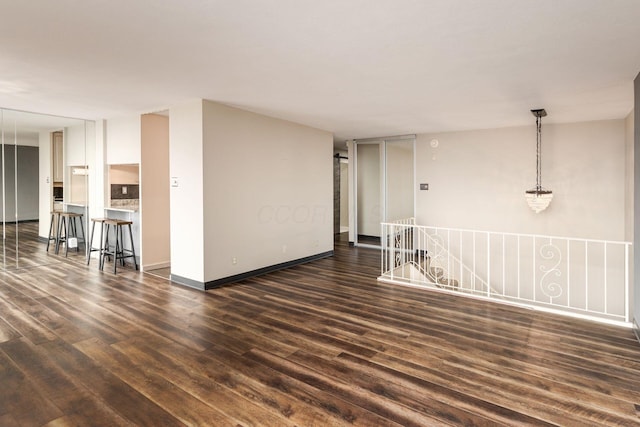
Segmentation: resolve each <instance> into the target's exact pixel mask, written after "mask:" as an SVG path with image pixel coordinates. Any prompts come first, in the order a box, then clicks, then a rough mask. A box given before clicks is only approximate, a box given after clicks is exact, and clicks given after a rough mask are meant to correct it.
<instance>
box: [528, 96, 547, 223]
mask: <svg viewBox="0 0 640 427" xmlns="http://www.w3.org/2000/svg"><path fill="white" fill-rule="evenodd" d="M531 114H533V115H534V116H535V117H536V187H535V188H533V189H531V190H527V191H526V192H525V198H526V200H527V204H528V205H529V207H530V208H531V209H533V211H534V212H535V213H540V212H542V211H543V210H545V209H547V208H548V207H549V204H550V203H551V200H552V199H553V193H552V192H551V190H545V189H544V188H543V187H542V117H545V116H546V115H547V112H546V111H545V110H544V108H541V109H538V110H531Z"/></svg>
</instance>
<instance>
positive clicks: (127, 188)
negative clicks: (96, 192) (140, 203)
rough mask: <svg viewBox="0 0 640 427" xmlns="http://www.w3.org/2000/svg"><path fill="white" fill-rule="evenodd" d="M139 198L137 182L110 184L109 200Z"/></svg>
mask: <svg viewBox="0 0 640 427" xmlns="http://www.w3.org/2000/svg"><path fill="white" fill-rule="evenodd" d="M139 198H140V186H139V185H138V184H111V200H127V199H129V200H131V199H139Z"/></svg>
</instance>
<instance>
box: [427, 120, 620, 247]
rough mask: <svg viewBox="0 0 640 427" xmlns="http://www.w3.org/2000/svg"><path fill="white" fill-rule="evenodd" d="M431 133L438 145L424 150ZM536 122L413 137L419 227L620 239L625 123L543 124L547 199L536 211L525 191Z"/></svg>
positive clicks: (531, 172) (531, 181)
mask: <svg viewBox="0 0 640 427" xmlns="http://www.w3.org/2000/svg"><path fill="white" fill-rule="evenodd" d="M432 138H437V139H438V140H439V142H440V144H439V147H438V148H436V149H434V148H431V147H430V144H429V142H430V141H431V139H432ZM535 142H536V133H535V121H534V119H533V118H532V125H531V126H527V127H513V128H504V129H491V130H478V131H469V132H452V133H442V134H422V135H418V137H417V162H416V164H417V171H416V177H417V181H418V182H417V184H419V183H429V186H430V189H429V190H428V191H419V192H418V195H417V201H416V203H417V206H416V207H417V209H416V210H417V220H418V223H419V224H425V225H432V226H446V227H456V228H471V229H478V230H492V231H504V232H521V233H534V234H550V235H558V236H570V237H582V238H594V239H609V240H623V239H624V238H625V192H626V190H625V164H626V161H625V121H624V120H607V121H595V122H586V123H572V124H559V125H553V124H546V123H544V122H543V126H542V152H543V154H542V183H543V186H544V187H546V188H548V189H551V190H552V191H553V193H554V199H553V201H552V202H551V205H550V207H549V208H548V209H547V210H546V211H544V212H542V213H539V214H535V213H534V212H533V211H531V210H530V209H529V207H528V206H527V204H526V202H525V198H524V192H525V191H526V190H528V189H530V188H532V187H535Z"/></svg>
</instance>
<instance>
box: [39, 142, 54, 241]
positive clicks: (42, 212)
mask: <svg viewBox="0 0 640 427" xmlns="http://www.w3.org/2000/svg"><path fill="white" fill-rule="evenodd" d="M38 136H39V142H38V157H39V161H38V171H39V178H38V219H39V221H38V236H40V237H45V238H46V237H48V236H49V225H50V224H51V208H52V207H53V206H52V204H51V200H52V198H53V194H52V189H51V133H50V132H40V133H39V135H38Z"/></svg>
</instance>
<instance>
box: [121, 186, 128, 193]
mask: <svg viewBox="0 0 640 427" xmlns="http://www.w3.org/2000/svg"><path fill="white" fill-rule="evenodd" d="M122 194H127V186H126V185H123V186H122Z"/></svg>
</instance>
